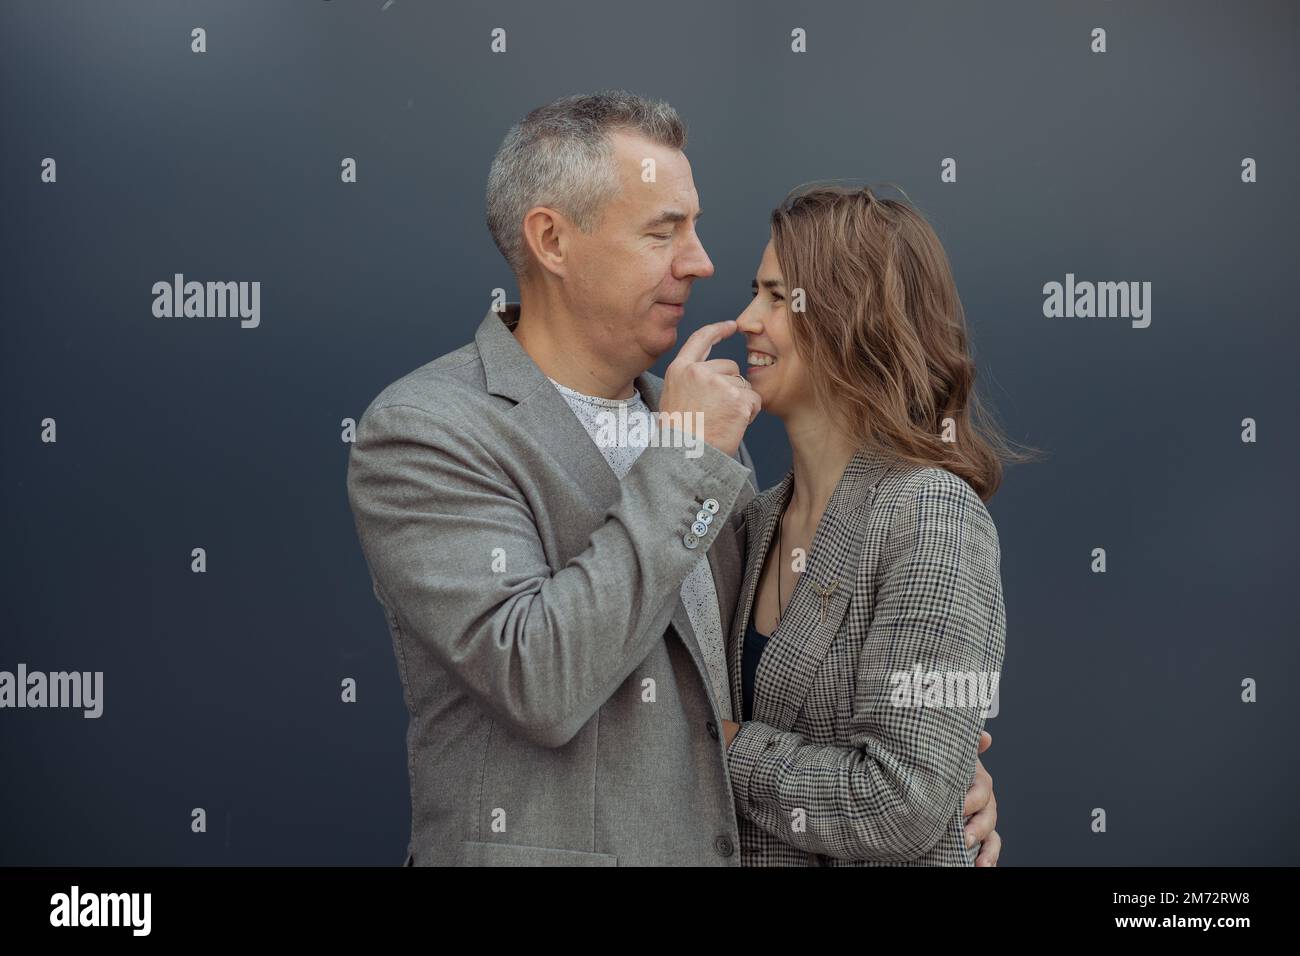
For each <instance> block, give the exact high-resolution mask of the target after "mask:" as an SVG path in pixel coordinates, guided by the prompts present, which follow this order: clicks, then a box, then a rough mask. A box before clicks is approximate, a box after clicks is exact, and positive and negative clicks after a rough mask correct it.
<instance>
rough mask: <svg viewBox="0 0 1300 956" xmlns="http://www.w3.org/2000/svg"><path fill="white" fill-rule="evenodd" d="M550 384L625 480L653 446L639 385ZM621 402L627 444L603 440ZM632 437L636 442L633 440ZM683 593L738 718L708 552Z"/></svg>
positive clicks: (721, 702)
mask: <svg viewBox="0 0 1300 956" xmlns="http://www.w3.org/2000/svg"><path fill="white" fill-rule="evenodd" d="M547 377H548V378H549V377H550V376H547ZM551 383H552V384H554V385H555V387H556V388H557V389H559V390H560V394H561V395H563V396H564V397H565V399H566V400H567V401H568V403H569V407H570V408H572V409H573V413H574V414H575V415H577V416H578V421H580V422H582V425H583V427H584V428H586V429H587V434H589V435H590V436H591V440H592V441H593V442H595V444H596V447H597V448H599V449H600V451H601V454H603V455H604V456H605V461H607V462H608V463H609V467H610V469H611V470H612V471H613V472H614V476H615V477H616V478H618V480H619V481H622V480H623V476H624V475H626V474H627V473H628V472H629V471H631V469H632V465H633V464H634V463H635V462H636V460H637V458H639V457H640V455H641V452H643V451H644V450H645V449H646V448H647V447H648V446H649V437H650V432H651V429H650V428H648V427H645V428H643V427H640V426H639V425H634V424H633V423H634V422H636V421H637V420H638V419H639V418H641V417H642V416H644V419H643V420H644V421H647V422H648V421H649V416H650V415H651V411H650V408H649V406H648V405H646V403H645V400H644V399H643V398H642V397H641V392H640V391H639V390H638V389H635V388H634V389H633V390H632V397H631V398H622V399H618V398H601V397H600V396H598V395H584V394H583V393H582V392H579V391H575V390H574V389H571V388H569V387H568V386H567V385H561V384H560V383H559V382H557V381H555V379H553V378H552V379H551ZM620 406H626V407H627V411H626V415H627V419H626V420H627V422H628V427H627V431H626V434H625V436H624V437H626V438H628V439H629V441H627V442H622V443H620V442H617V441H614V442H610V441H602V440H601V438H599V437H597V436H598V435H599V433H600V432H601V430H602V422H604V425H603V428H604V430H605V432H606V435H608V434H609V428H610V424H609V418H608V416H610V415H613V416H616V417H617V416H620V415H621V414H623V413H620V412H619V407H620ZM642 436H644V437H645V439H646V441H645V443H640V438H641V437H642ZM633 441H635V442H636V443H635V444H634V443H632V442H633ZM681 594H682V603H683V604H684V605H685V606H686V616H687V617H688V618H690V621H691V627H692V628H694V630H695V640H696V642H697V643H698V644H699V647H700V652H701V653H702V654H703V655H704V662H705V664H706V665H707V666H708V671H709V679H710V680H711V681H712V683H713V694H714V696H715V697H716V698H717V701H718V708H719V710H720V711H721V712H722V717H723V719H725V720H731V719H733V718H732V716H731V694H730V692H729V691H728V686H729V685H728V683H727V664H726V653H725V651H724V650H723V642H722V620H721V615H720V614H719V612H718V592H717V590H716V589H715V588H714V586H713V572H712V570H710V568H709V559H708V557H707V556H706V555H701V556H700V559H699V560H698V561H696V562H695V567H693V568H691V573H690V574H688V575H687V576H686V580H685V581H683V582H682V591H681Z"/></svg>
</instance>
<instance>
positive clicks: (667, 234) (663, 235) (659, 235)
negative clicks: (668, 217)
mask: <svg viewBox="0 0 1300 956" xmlns="http://www.w3.org/2000/svg"><path fill="white" fill-rule="evenodd" d="M650 235H652V236H654V237H655V238H656V239H671V238H672V237H673V234H672V233H671V232H665V233H658V232H652V233H650Z"/></svg>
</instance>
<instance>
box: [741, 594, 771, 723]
mask: <svg viewBox="0 0 1300 956" xmlns="http://www.w3.org/2000/svg"><path fill="white" fill-rule="evenodd" d="M770 636H771V635H768V634H760V633H758V630H757V628H755V627H754V619H753V615H750V620H749V627H748V628H746V629H745V643H744V646H743V650H742V653H741V658H740V687H741V693H742V697H741V707H742V710H741V716H740V719H741V720H742V721H744V720H753V719H754V718H753V713H754V675H755V674H757V673H758V661H759V658H761V657H762V656H763V650H764V649H765V648H766V647H767V642H768V639H769V637H770Z"/></svg>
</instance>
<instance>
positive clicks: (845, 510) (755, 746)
mask: <svg viewBox="0 0 1300 956" xmlns="http://www.w3.org/2000/svg"><path fill="white" fill-rule="evenodd" d="M738 322H739V328H740V331H742V332H744V333H745V336H746V339H747V347H748V355H747V358H748V379H749V382H750V384H751V386H752V387H753V388H754V389H755V390H756V391H757V392H758V393H759V395H760V396H761V398H762V401H763V411H765V412H770V413H771V414H773V415H776V416H777V417H778V418H780V419H781V420H782V421H783V422H784V424H785V427H786V431H787V433H788V436H789V439H790V445H791V448H792V451H793V468H792V469H791V471H790V472H789V474H787V475H786V477H785V479H784V480H783V481H782V482H781V483H780V484H778V485H776V486H775V487H774V488H771V489H769V490H768V491H766V492H764V493H763V494H761V495H760V496H758V497H757V498H756V499H754V500H753V501H752V502H751V503H750V504H749V505H748V506H747V507H746V508H745V510H744V513H743V518H742V519H741V520H742V521H743V523H744V527H745V540H746V542H747V549H746V575H745V583H744V585H743V587H742V590H741V597H740V601H739V604H738V605H737V609H736V618H735V622H734V626H733V628H732V633H731V635H730V639H729V642H728V664H729V668H730V672H731V685H732V698H733V699H732V705H733V711H734V712H735V713H736V714H739V715H742V722H741V723H739V724H736V723H732V722H730V721H728V722H726V733H727V745H728V750H727V760H728V765H729V769H730V772H731V777H732V783H733V787H734V790H735V794H736V809H737V817H738V819H739V823H740V837H741V862H742V864H745V865H750V866H771V865H813V866H816V865H859V866H863V865H891V864H892V865H949V866H971V865H973V862H974V860H975V857H976V855H977V854H978V852H979V847H978V846H976V847H974V848H972V849H969V850H968V849H967V848H966V846H965V840H964V836H963V829H964V823H965V820H964V817H963V815H962V802H963V797H964V795H965V792H966V789H967V785H968V784H969V781H970V779H971V774H972V772H973V770H974V767H975V760H976V748H977V744H978V739H979V735H980V731H981V729H982V728H983V725H984V717H985V713H986V711H987V707H988V703H989V701H990V700H991V694H992V692H993V690H994V689H995V688H996V680H997V675H998V672H999V671H1000V669H1001V667H1002V656H1003V647H1004V637H1005V621H1006V619H1005V612H1004V609H1003V601H1002V586H1001V581H1000V576H999V575H1000V569H999V564H1000V556H999V545H998V536H997V531H996V529H995V528H994V525H993V522H992V520H991V518H990V517H989V514H988V511H987V510H986V508H985V506H984V501H986V500H988V499H989V498H990V497H991V496H992V495H993V493H994V491H995V490H996V489H997V487H998V484H999V482H1000V478H1001V460H1002V459H1010V460H1021V459H1022V458H1023V457H1024V456H1020V455H1018V454H1016V453H1013V452H1011V451H1010V449H1009V447H1008V446H1007V444H1006V442H1005V441H1004V440H1003V439H1001V438H999V437H998V436H997V435H996V433H995V431H994V430H993V429H991V428H989V427H987V426H985V425H983V424H982V423H981V422H978V421H977V418H978V410H977V403H976V400H975V397H974V395H973V393H972V391H971V388H972V384H973V381H974V378H975V367H974V364H973V362H972V360H971V358H970V355H969V352H968V345H967V336H966V330H965V323H964V318H963V315H962V310H961V305H960V302H959V300H958V297H957V291H956V287H955V285H954V282H953V279H952V275H951V272H950V270H949V267H948V262H947V257H946V255H945V254H944V251H943V248H942V246H941V245H940V243H939V240H938V238H937V237H936V236H935V234H934V232H933V230H931V228H930V227H929V225H928V224H927V223H926V222H925V220H924V219H923V218H922V217H921V216H920V214H919V213H917V212H916V211H915V210H914V209H913V208H911V207H910V206H909V205H907V204H905V203H903V202H899V201H897V200H892V199H879V198H877V197H876V196H875V195H874V194H873V193H872V191H871V190H870V189H869V188H866V189H846V188H842V187H836V186H829V187H814V188H811V189H805V190H799V191H796V192H795V193H793V194H791V196H789V197H788V198H787V199H786V200H785V202H783V203H782V205H781V206H780V207H779V208H778V209H777V210H775V211H774V212H773V214H772V235H771V241H770V242H769V243H768V244H767V247H766V249H764V251H763V258H762V262H761V263H760V264H759V269H758V274H757V276H756V277H755V279H754V299H753V302H751V304H750V306H749V307H748V308H747V309H746V310H745V312H744V313H743V314H742V315H741V316H740V318H739V320H738ZM972 412H974V413H975V414H972Z"/></svg>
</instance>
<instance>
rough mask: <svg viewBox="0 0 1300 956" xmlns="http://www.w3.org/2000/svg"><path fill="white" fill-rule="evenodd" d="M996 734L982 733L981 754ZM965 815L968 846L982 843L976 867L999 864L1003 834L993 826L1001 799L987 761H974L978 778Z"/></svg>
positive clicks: (964, 807) (974, 783) (967, 799)
mask: <svg viewBox="0 0 1300 956" xmlns="http://www.w3.org/2000/svg"><path fill="white" fill-rule="evenodd" d="M992 743H993V735H992V734H990V733H989V732H988V731H987V730H984V731H981V732H980V743H979V751H978V752H979V753H983V752H984V751H986V750H988V749H989V746H990V745H991V744H992ZM962 814H963V815H965V816H966V817H967V818H968V819H967V821H966V846H967V847H972V846H974V845H975V844H976V843H980V842H982V843H983V844H984V845H983V846H982V847H980V854H979V856H977V857H976V858H975V865H976V866H997V865H998V856H999V855H1000V854H1001V853H1002V837H1000V836H998V834H997V831H996V830H994V829H993V827H994V825H995V824H996V823H997V822H998V801H997V799H996V798H995V797H994V796H993V777H992V776H990V775H989V772H988V771H987V770H985V769H984V764H983V763H981V762H980V761H979V760H978V759H977V760H976V761H975V779H974V780H972V781H971V785H970V789H969V790H967V791H966V802H965V803H964V804H963V805H962Z"/></svg>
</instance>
